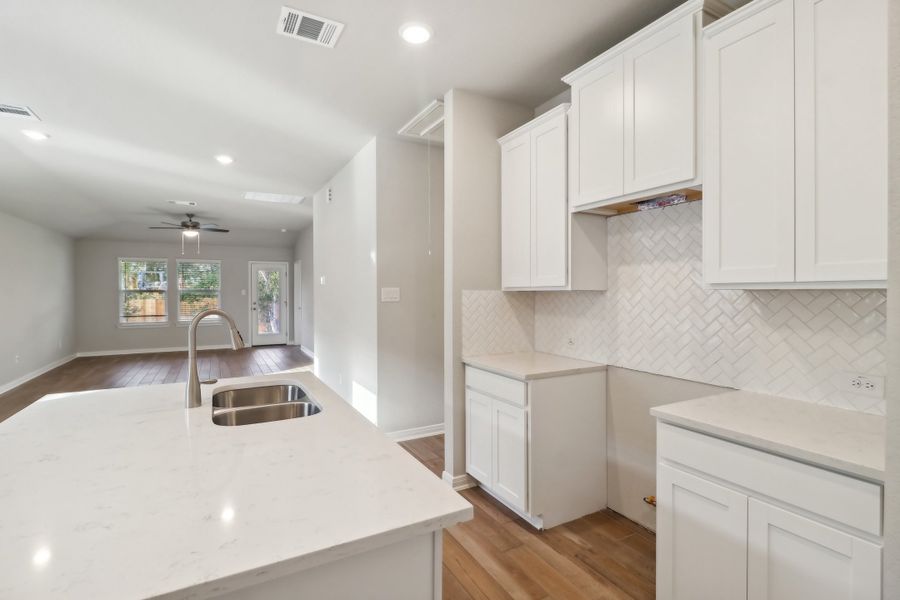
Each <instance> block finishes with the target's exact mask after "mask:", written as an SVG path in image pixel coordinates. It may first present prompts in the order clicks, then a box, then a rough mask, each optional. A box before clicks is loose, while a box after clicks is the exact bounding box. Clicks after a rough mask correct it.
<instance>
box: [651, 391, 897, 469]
mask: <svg viewBox="0 0 900 600" xmlns="http://www.w3.org/2000/svg"><path fill="white" fill-rule="evenodd" d="M650 414H651V415H653V416H654V417H656V419H657V420H658V421H661V422H663V423H668V424H670V425H675V426H677V427H684V428H685V429H690V430H692V431H696V432H698V433H703V434H707V435H711V436H713V437H716V438H720V439H723V440H725V441H728V442H733V443H736V444H741V445H742V446H748V447H750V448H753V449H755V450H760V451H762V452H768V453H770V454H777V455H779V456H783V457H785V458H789V459H792V460H797V461H800V462H803V463H807V464H809V465H812V466H814V467H819V468H825V469H830V470H832V471H838V472H840V473H843V474H845V475H849V476H851V477H856V478H858V479H865V480H868V481H874V482H876V483H879V484H883V483H884V477H885V473H884V471H883V470H878V469H875V468H872V467H867V466H865V465H861V464H858V463H853V462H849V461H845V460H841V459H839V458H835V457H833V456H827V455H824V454H820V453H817V452H812V451H809V450H803V449H802V448H798V447H796V446H791V445H788V444H783V443H780V442H775V441H772V440H768V439H765V438H760V437H758V436H754V435H750V434H744V433H741V432H738V431H734V430H733V429H728V428H725V427H720V426H718V425H712V424H710V423H708V422H706V421H699V420H696V419H691V418H687V417H682V416H677V415H672V414H671V413H669V412H667V411H665V410H664V409H663V407H661V406H660V407H654V408H651V409H650Z"/></svg>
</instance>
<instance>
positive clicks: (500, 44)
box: [0, 0, 680, 245]
mask: <svg viewBox="0 0 900 600" xmlns="http://www.w3.org/2000/svg"><path fill="white" fill-rule="evenodd" d="M285 3H286V4H288V5H290V6H293V7H294V8H297V9H301V10H306V11H309V12H312V13H315V14H319V15H321V16H323V17H327V18H332V19H336V20H338V21H342V22H344V23H346V28H345V29H344V32H343V35H342V37H341V39H340V41H339V43H338V45H337V48H335V49H333V50H329V49H326V48H320V47H318V46H314V45H312V44H306V43H303V42H300V41H296V40H291V39H288V38H285V37H282V36H279V35H276V34H275V26H276V23H277V20H278V16H279V13H280V8H281V6H282V4H285ZM679 3H680V2H679V0H563V1H560V0H557V1H554V2H550V1H548V0H444V1H438V0H428V1H426V0H405V1H400V0H377V1H375V0H339V1H335V0H330V1H329V0H289V2H282V1H280V0H190V1H184V0H154V1H146V0H143V1H142V0H118V1H116V2H111V1H109V0H0V56H3V57H4V59H3V60H2V61H0V103H8V104H23V105H27V106H30V107H31V108H32V109H33V110H34V111H35V112H36V113H37V114H38V115H39V116H40V117H41V118H42V120H43V122H42V123H28V122H27V121H21V120H16V119H14V118H11V117H0V211H3V212H7V213H10V214H13V215H16V216H19V217H21V218H25V219H28V220H32V221H36V222H41V223H44V224H46V225H47V226H49V227H51V228H54V229H57V230H59V231H62V232H65V233H67V234H69V235H72V236H74V237H104V238H121V239H135V240H137V239H140V240H160V241H162V240H169V239H172V238H173V232H166V231H163V232H151V231H149V230H147V229H146V227H147V226H149V225H152V224H156V221H158V220H160V219H162V218H166V217H168V218H170V219H171V218H174V217H177V216H178V213H179V212H184V211H180V210H178V208H177V207H173V206H172V205H170V204H168V201H169V200H193V201H196V202H197V203H198V207H197V208H196V209H195V212H196V213H197V214H198V215H199V217H200V220H211V221H214V222H216V223H219V224H220V225H222V226H224V227H226V228H230V229H231V230H232V233H230V234H223V235H222V237H221V238H216V242H217V243H223V242H227V243H235V244H265V245H287V244H291V243H293V240H294V239H295V237H296V235H295V234H296V232H297V231H298V230H299V229H301V228H303V227H304V226H306V225H307V224H308V223H309V222H310V221H311V218H312V212H311V210H312V208H311V205H310V204H311V203H309V202H306V203H304V204H302V205H300V206H277V205H268V204H264V205H261V204H259V203H251V202H248V201H245V200H243V199H242V197H243V193H244V192H246V191H258V192H277V193H287V194H295V195H309V194H312V193H314V192H315V191H317V190H318V189H319V188H320V187H321V186H322V185H323V184H324V183H325V182H326V181H327V180H328V179H329V178H330V177H331V176H332V175H333V174H334V173H335V172H336V171H337V170H338V169H339V168H340V167H341V166H342V165H343V164H345V163H346V162H347V161H348V160H349V159H350V158H351V157H352V156H353V155H354V154H355V153H356V151H357V150H358V149H359V148H361V147H362V146H363V145H364V144H365V142H366V141H367V140H368V139H369V138H371V137H372V136H373V135H377V134H384V133H390V134H392V133H393V132H395V131H396V130H397V129H398V128H399V127H400V126H402V125H403V124H404V123H405V122H406V121H407V120H408V119H409V118H411V117H412V116H413V115H414V114H416V113H417V112H418V111H419V110H420V109H422V108H423V107H424V106H425V105H426V104H428V102H430V101H431V100H433V99H435V98H440V97H442V96H443V94H444V92H446V91H447V90H448V89H450V88H453V87H458V88H464V89H468V90H472V91H476V92H480V93H483V94H486V95H488V96H493V97H496V98H501V99H506V100H510V101H515V102H518V103H521V104H523V105H526V106H537V105H538V104H540V103H541V102H543V101H544V100H546V99H548V98H549V97H551V96H553V95H555V94H557V93H559V92H560V91H562V90H563V89H564V86H563V84H562V83H561V82H560V79H559V78H560V77H561V76H562V75H564V74H565V73H567V72H568V71H570V70H572V69H573V68H575V67H577V66H578V65H580V64H582V63H583V62H585V61H586V60H588V59H590V58H592V57H593V56H595V55H596V54H598V53H599V52H600V51H602V50H604V49H606V48H608V47H610V46H611V45H613V44H614V43H615V42H617V41H619V40H621V39H623V38H624V37H627V36H628V35H629V34H631V33H633V32H634V31H637V30H638V29H640V28H641V27H642V26H643V25H645V24H647V23H649V22H650V21H652V20H653V19H654V18H656V17H658V16H661V15H662V14H664V13H666V12H667V11H669V10H671V9H672V8H673V7H674V6H676V5H678V4H679ZM407 21H422V22H425V23H427V24H429V25H430V26H431V27H432V28H433V30H434V38H433V40H432V41H431V42H430V43H429V44H427V45H425V46H422V47H412V46H409V45H407V44H405V43H404V42H403V41H402V40H401V39H400V37H399V36H398V33H397V32H398V28H399V26H400V25H401V24H402V23H404V22H407ZM23 128H34V129H40V130H43V131H46V132H47V133H49V134H50V135H51V136H52V137H51V139H50V140H48V141H46V142H40V143H37V142H34V141H32V140H29V139H26V138H25V137H24V136H23V135H21V133H20V130H21V129H23ZM222 153H224V154H230V155H233V156H234V157H235V159H236V162H235V163H234V164H233V165H231V166H229V167H223V166H221V165H219V164H218V163H216V162H215V161H214V160H213V156H214V155H216V154H222ZM178 220H181V219H180V218H179V219H178ZM281 228H287V229H289V232H288V233H287V234H283V233H281V231H280V230H281Z"/></svg>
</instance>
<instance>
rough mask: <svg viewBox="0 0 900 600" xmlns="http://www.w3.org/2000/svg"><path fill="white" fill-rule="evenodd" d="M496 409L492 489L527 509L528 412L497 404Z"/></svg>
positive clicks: (509, 501) (516, 505) (493, 436)
mask: <svg viewBox="0 0 900 600" xmlns="http://www.w3.org/2000/svg"><path fill="white" fill-rule="evenodd" d="M492 407H493V434H492V441H493V456H494V472H493V476H492V477H491V489H492V490H494V492H495V493H496V494H497V495H498V496H500V498H502V499H503V500H506V502H507V503H508V504H509V506H512V507H513V508H517V509H519V510H525V508H526V506H525V498H526V496H527V493H528V490H527V489H526V477H527V473H526V471H527V464H528V442H527V438H528V431H527V428H526V422H525V409H524V408H520V407H518V406H513V405H512V404H509V403H507V402H502V401H497V402H494V403H493V404H492Z"/></svg>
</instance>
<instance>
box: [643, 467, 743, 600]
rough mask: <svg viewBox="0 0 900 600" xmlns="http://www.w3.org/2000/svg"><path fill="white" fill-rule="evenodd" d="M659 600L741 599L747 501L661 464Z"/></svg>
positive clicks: (658, 548)
mask: <svg viewBox="0 0 900 600" xmlns="http://www.w3.org/2000/svg"><path fill="white" fill-rule="evenodd" d="M656 488H657V492H656V497H657V512H656V519H657V522H656V527H657V531H656V544H657V553H656V556H657V574H656V586H657V587H656V597H657V599H658V600H746V597H747V496H745V495H743V494H740V493H738V492H735V491H734V490H730V489H728V488H725V487H722V486H720V485H717V484H715V483H712V482H710V481H706V480H705V479H701V478H699V477H695V476H694V475H691V474H689V473H685V472H683V471H679V470H678V469H674V468H672V467H670V466H668V465H664V464H660V465H659V467H658V469H657V474H656Z"/></svg>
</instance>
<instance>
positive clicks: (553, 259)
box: [498, 104, 606, 290]
mask: <svg viewBox="0 0 900 600" xmlns="http://www.w3.org/2000/svg"><path fill="white" fill-rule="evenodd" d="M568 108H569V105H568V104H561V105H559V106H558V107H556V108H554V109H552V110H550V111H548V112H547V113H545V114H543V115H541V116H540V117H538V118H536V119H534V120H533V121H531V122H529V123H526V124H525V125H523V126H522V127H519V128H518V129H516V130H515V131H513V132H511V133H509V134H507V135H505V136H503V137H502V138H500V139H499V140H498V141H499V143H500V148H501V186H500V187H501V198H500V207H501V231H500V238H501V265H502V266H501V280H502V286H503V289H508V290H534V289H550V290H562V289H583V290H604V289H606V219H605V218H604V217H602V216H599V215H577V216H572V215H570V214H569V210H568V199H567V195H566V194H567V187H568V181H567V178H568V168H567V152H568V149H567V145H568V143H567V135H568V133H567V126H566V120H567V111H568Z"/></svg>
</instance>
